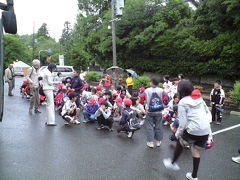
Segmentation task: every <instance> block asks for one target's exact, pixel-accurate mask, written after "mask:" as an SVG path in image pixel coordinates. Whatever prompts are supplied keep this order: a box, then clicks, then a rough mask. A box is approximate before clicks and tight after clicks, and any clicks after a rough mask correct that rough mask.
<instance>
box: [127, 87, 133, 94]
mask: <svg viewBox="0 0 240 180" xmlns="http://www.w3.org/2000/svg"><path fill="white" fill-rule="evenodd" d="M132 89H133V86H128V92H129V94H131V95H132Z"/></svg>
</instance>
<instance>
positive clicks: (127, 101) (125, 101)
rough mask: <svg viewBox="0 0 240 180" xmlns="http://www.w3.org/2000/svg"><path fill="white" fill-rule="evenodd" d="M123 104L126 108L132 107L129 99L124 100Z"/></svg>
mask: <svg viewBox="0 0 240 180" xmlns="http://www.w3.org/2000/svg"><path fill="white" fill-rule="evenodd" d="M124 103H125V105H126V106H131V105H132V100H131V99H125V100H124Z"/></svg>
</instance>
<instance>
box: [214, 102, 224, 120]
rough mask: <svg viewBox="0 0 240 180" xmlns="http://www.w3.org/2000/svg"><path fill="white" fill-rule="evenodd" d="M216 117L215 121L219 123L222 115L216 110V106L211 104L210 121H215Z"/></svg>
mask: <svg viewBox="0 0 240 180" xmlns="http://www.w3.org/2000/svg"><path fill="white" fill-rule="evenodd" d="M216 116H217V121H218V122H221V121H222V113H221V112H219V111H218V110H217V109H216V105H215V104H213V105H212V121H213V122H214V121H216Z"/></svg>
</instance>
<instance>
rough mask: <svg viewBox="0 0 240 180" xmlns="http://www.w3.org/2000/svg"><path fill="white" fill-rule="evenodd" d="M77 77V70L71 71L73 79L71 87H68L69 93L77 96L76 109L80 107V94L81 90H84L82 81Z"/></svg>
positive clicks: (78, 72) (78, 73)
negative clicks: (71, 92)
mask: <svg viewBox="0 0 240 180" xmlns="http://www.w3.org/2000/svg"><path fill="white" fill-rule="evenodd" d="M79 75H80V71H79V70H74V71H73V78H72V80H71V86H70V88H71V91H73V92H75V93H77V94H78V98H77V101H76V105H77V107H79V106H80V94H82V90H83V88H84V86H83V81H82V80H81V78H80V77H79Z"/></svg>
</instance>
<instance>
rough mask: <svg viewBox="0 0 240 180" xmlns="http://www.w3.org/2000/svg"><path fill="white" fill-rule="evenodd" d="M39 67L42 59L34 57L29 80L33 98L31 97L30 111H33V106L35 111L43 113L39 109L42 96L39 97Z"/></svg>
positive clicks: (29, 71)
mask: <svg viewBox="0 0 240 180" xmlns="http://www.w3.org/2000/svg"><path fill="white" fill-rule="evenodd" d="M39 68H40V61H39V60H38V59H34V60H33V61H32V67H31V68H29V70H28V76H27V80H28V82H29V87H30V93H31V99H30V107H29V113H32V110H33V106H34V108H35V110H34V112H35V113H41V112H40V111H39V107H40V98H39V80H38V77H39Z"/></svg>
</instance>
